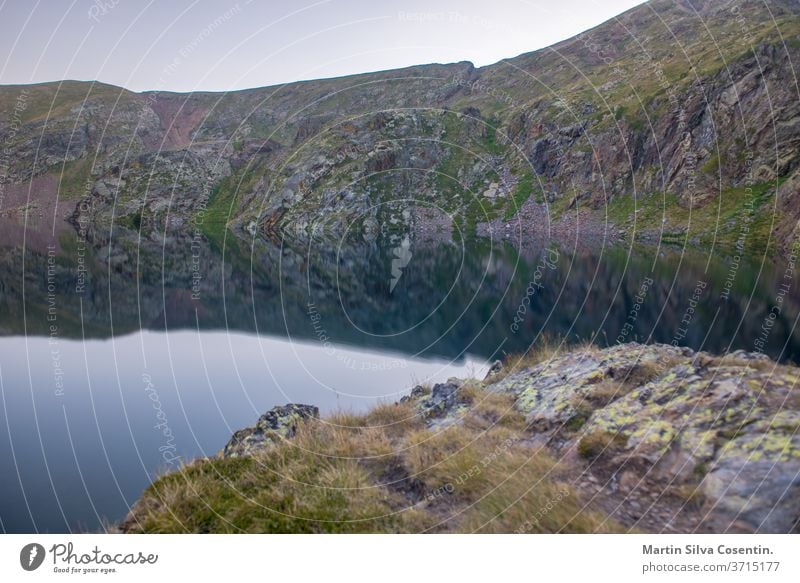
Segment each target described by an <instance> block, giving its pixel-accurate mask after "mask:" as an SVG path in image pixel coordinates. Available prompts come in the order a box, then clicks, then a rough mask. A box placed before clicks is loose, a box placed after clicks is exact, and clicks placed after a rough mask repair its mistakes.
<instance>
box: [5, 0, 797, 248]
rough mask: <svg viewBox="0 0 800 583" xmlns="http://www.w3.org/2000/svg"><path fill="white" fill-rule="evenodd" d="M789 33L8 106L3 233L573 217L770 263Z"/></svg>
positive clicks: (739, 15) (367, 226) (62, 95)
mask: <svg viewBox="0 0 800 583" xmlns="http://www.w3.org/2000/svg"><path fill="white" fill-rule="evenodd" d="M799 33H800V7H799V6H798V3H797V2H795V1H789V0H770V1H769V2H762V1H755V0H737V1H734V2H721V1H717V0H708V1H705V2H698V1H693V2H674V1H673V0H653V1H651V2H649V3H647V4H644V5H642V6H640V7H637V8H635V9H633V10H631V11H629V12H627V13H625V14H624V15H622V16H620V17H618V18H617V19H614V20H613V21H610V22H608V23H606V24H604V25H602V26H600V27H598V28H596V29H594V30H591V31H588V32H586V33H584V34H582V35H579V36H578V37H576V38H573V39H570V40H568V41H565V42H563V43H560V44H558V45H555V46H553V47H549V48H547V49H543V50H540V51H537V52H534V53H530V54H525V55H521V56H519V57H516V58H512V59H507V60H504V61H501V62H499V63H497V64H495V65H492V66H489V67H484V68H475V67H473V66H472V65H471V64H469V63H457V64H451V65H427V66H420V67H411V68H408V69H402V70H395V71H386V72H380V73H371V74H364V75H357V76H352V77H345V78H340V79H331V80H321V81H311V82H302V83H292V84H287V85H283V86H277V87H268V88H262V89H253V90H247V91H238V92H232V93H224V94H222V93H221V94H213V93H195V94H186V95H183V94H167V93H142V94H135V93H131V92H128V91H125V90H123V89H119V88H115V87H110V86H107V85H102V84H89V83H78V82H64V83H61V84H59V83H50V84H43V85H36V86H29V87H3V88H0V137H1V138H2V139H3V141H4V143H5V144H6V146H7V150H6V152H7V156H6V164H7V166H8V168H7V171H6V172H5V174H6V177H7V180H6V188H5V190H4V200H3V202H2V206H1V207H0V212H2V213H3V217H4V219H5V220H9V219H16V220H18V219H19V217H20V216H22V215H23V214H24V213H25V212H28V213H30V212H31V211H32V210H34V211H35V209H37V208H38V209H40V210H41V209H45V210H48V211H49V210H52V209H53V208H55V210H56V214H57V215H60V216H61V217H62V218H66V219H68V220H69V221H70V222H71V223H72V224H73V225H77V224H81V223H82V222H83V223H88V224H91V225H92V226H93V227H95V228H99V229H100V230H101V231H105V232H107V231H108V226H109V225H110V223H111V222H112V220H114V221H116V222H117V223H118V226H119V228H120V229H129V230H133V231H135V230H138V229H140V228H144V229H145V231H147V230H149V229H157V230H168V229H175V228H181V227H182V226H184V225H185V224H186V223H187V222H190V221H193V220H194V221H197V222H198V223H199V224H202V225H203V227H204V230H205V231H207V232H209V233H211V234H213V233H218V232H219V230H220V229H222V228H223V227H224V226H226V225H227V226H229V227H231V228H232V229H233V230H234V232H238V233H240V234H255V233H260V234H263V235H267V236H268V235H270V234H274V233H280V232H283V233H286V232H290V233H292V234H293V236H306V235H308V234H309V233H310V232H312V231H313V230H315V229H316V231H318V232H322V231H331V232H333V233H335V234H337V235H341V234H343V233H345V232H346V231H348V229H353V230H356V231H358V230H368V231H370V230H371V231H375V230H376V229H379V230H380V231H381V232H392V233H396V232H398V231H404V230H405V231H410V230H412V229H417V230H418V229H420V228H423V229H424V228H425V226H426V225H429V224H431V222H433V223H434V224H436V225H437V228H448V227H450V226H452V225H450V223H451V222H452V223H454V226H455V227H457V228H459V229H462V230H466V231H467V232H471V231H475V230H479V231H480V230H481V228H480V227H479V225H481V224H482V223H486V224H490V223H492V224H498V223H499V222H503V221H505V222H508V221H509V220H511V219H512V218H514V217H518V218H520V222H521V225H520V227H521V229H522V231H523V233H525V234H532V233H533V232H536V233H537V234H540V233H541V232H543V231H547V229H548V228H553V227H559V226H562V227H564V228H567V229H572V228H574V227H573V226H572V225H573V222H571V220H572V219H571V217H572V216H573V215H574V214H575V213H576V212H577V213H583V214H584V215H586V216H587V217H590V218H592V219H593V220H589V221H583V223H584V224H585V225H587V226H586V227H585V228H586V229H589V230H594V231H596V232H598V233H602V234H604V235H613V236H625V237H635V236H640V235H641V236H644V237H646V238H651V239H652V238H655V237H663V238H665V239H666V240H670V241H683V240H689V241H695V242H711V240H712V239H714V235H711V233H716V238H715V241H716V243H721V244H727V245H729V246H733V245H736V244H737V243H738V245H739V246H740V248H746V250H748V251H750V252H753V253H758V252H760V251H762V250H763V249H764V248H766V246H767V242H768V239H769V238H770V237H771V236H772V239H773V241H771V242H777V246H778V248H779V249H780V248H783V247H786V246H787V245H788V244H789V241H790V240H791V239H792V238H793V236H794V226H795V224H796V221H797V219H798V218H800V210H798V209H800V201H796V200H795V198H796V197H797V192H798V186H799V185H800V176H798V167H799V166H800V154H798V152H800V149H798V142H799V141H800V100H799V99H798V96H800V92H799V91H798V84H797V81H796V75H795V73H796V70H795V66H794V64H795V63H798V62H799V61H798V57H800V52H799V51H800V37H799V36H798V34H799ZM29 186H30V187H31V188H30V191H31V194H30V199H29V198H28V191H29V188H28V187H29ZM56 193H58V199H59V202H58V204H56V203H55V202H54V201H55V199H56ZM537 205H539V206H541V209H539V211H537V210H536V207H537ZM432 207H433V208H435V209H438V210H437V211H436V213H438V218H436V219H435V220H433V219H431V217H430V216H429V215H430V213H431V212H433V211H430V210H429V209H430V208H432ZM520 208H522V209H523V211H524V212H518V211H519V209H520ZM532 215H533V216H538V217H544V219H543V220H530V217H531V216H532ZM493 222H494V223H493ZM773 223H774V224H773ZM484 229H485V227H484ZM117 233H119V234H122V235H124V234H125V231H122V230H118V231H117Z"/></svg>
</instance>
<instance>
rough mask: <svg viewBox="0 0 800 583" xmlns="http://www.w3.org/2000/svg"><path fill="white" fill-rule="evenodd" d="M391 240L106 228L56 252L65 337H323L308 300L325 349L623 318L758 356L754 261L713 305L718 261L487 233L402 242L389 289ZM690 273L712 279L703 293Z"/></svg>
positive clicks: (38, 285)
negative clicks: (247, 238) (581, 248)
mask: <svg viewBox="0 0 800 583" xmlns="http://www.w3.org/2000/svg"><path fill="white" fill-rule="evenodd" d="M392 235H394V236H395V238H397V237H400V239H399V241H400V242H402V240H404V239H403V238H402V235H400V234H390V236H392ZM390 236H385V235H381V236H378V237H375V238H371V239H370V238H366V239H365V238H363V237H360V236H354V237H350V238H349V239H347V240H343V241H342V240H338V239H333V240H327V239H324V238H312V239H310V240H305V241H301V242H294V241H289V240H284V241H282V242H278V243H275V242H270V241H265V240H261V239H257V240H256V241H255V242H254V243H253V244H252V245H250V244H245V243H243V242H242V241H240V240H238V239H235V238H229V239H228V240H227V241H226V252H225V257H224V259H223V257H222V255H221V254H220V253H219V251H218V250H217V248H216V247H214V246H212V245H211V244H210V243H209V242H208V241H207V240H206V239H205V238H203V237H201V236H198V235H197V234H196V233H194V232H192V231H189V230H174V231H168V233H167V235H166V237H164V236H161V237H157V236H155V235H153V234H151V235H150V236H148V237H147V238H143V239H142V240H141V241H139V240H138V236H137V233H134V232H132V231H126V230H124V229H115V231H114V238H113V239H109V238H108V237H106V238H102V237H100V236H98V234H97V233H96V232H95V233H93V238H92V241H91V247H89V248H88V249H87V251H86V253H85V257H83V258H82V259H81V260H82V261H83V262H84V265H85V268H86V272H85V274H84V276H81V275H80V274H79V272H78V264H77V262H78V258H79V255H78V254H77V253H76V250H75V249H74V248H69V247H64V248H62V249H60V250H59V251H58V254H57V256H56V258H55V262H54V266H52V267H51V270H52V272H53V275H54V279H55V285H54V288H53V289H52V291H53V293H54V296H55V304H56V306H57V309H58V326H59V334H60V335H62V336H64V337H80V335H81V334H82V333H84V332H85V334H86V335H87V336H89V337H108V336H110V335H111V327H110V325H111V316H113V322H114V333H115V334H124V333H126V332H130V331H133V330H137V329H139V327H140V325H141V326H142V327H144V328H149V329H164V328H165V327H166V328H169V329H178V328H195V327H196V326H198V325H199V326H200V327H201V329H223V328H226V327H227V328H228V329H233V330H241V331H249V332H259V333H262V334H268V335H276V336H289V335H290V336H291V337H292V338H293V339H296V340H301V341H314V342H316V341H318V334H317V330H315V323H314V322H312V321H311V320H310V318H309V314H308V306H309V304H313V305H314V307H315V311H316V313H318V314H319V323H318V324H317V328H320V327H321V328H322V329H324V330H325V332H326V335H327V336H328V337H329V339H330V341H331V342H334V343H341V344H352V345H356V346H364V347H370V348H375V349H386V350H397V351H401V352H404V353H410V354H417V353H420V354H421V355H440V356H446V357H448V358H459V357H462V356H463V355H464V354H465V351H466V352H468V353H470V354H474V355H478V356H481V357H484V358H495V357H497V356H500V355H502V353H503V352H505V353H511V352H519V351H524V350H525V349H527V348H528V346H529V345H530V344H531V342H533V341H534V340H535V339H537V338H538V337H539V335H540V334H545V335H546V336H550V337H559V336H569V338H570V340H572V341H574V340H588V339H591V338H594V339H595V341H596V342H599V343H603V342H605V341H607V342H609V343H614V341H615V339H616V338H618V337H619V336H620V333H621V330H623V327H625V326H626V324H627V325H628V326H629V328H628V329H627V332H626V334H625V338H626V339H627V340H639V341H643V340H651V341H659V342H664V343H671V342H673V340H675V341H676V343H678V344H685V345H688V346H692V347H699V346H700V345H701V344H702V343H703V342H704V341H705V345H704V348H705V349H707V350H710V351H712V352H724V351H726V350H727V348H728V345H729V344H730V345H731V346H732V347H733V348H745V349H748V350H753V348H754V347H753V341H754V340H755V339H756V338H758V337H759V334H760V333H761V327H762V324H763V322H764V318H766V317H768V316H769V310H770V305H769V298H770V296H771V295H774V294H773V293H772V292H771V290H770V283H769V282H771V281H773V279H770V278H768V277H766V275H767V274H762V276H761V281H760V283H758V284H756V283H755V278H754V277H753V276H752V274H753V273H755V270H752V269H748V268H747V266H744V265H743V266H742V267H741V268H740V269H739V271H738V275H737V281H736V286H735V287H734V290H733V293H731V294H730V297H729V299H728V300H722V299H720V298H721V292H722V291H723V289H724V285H725V278H726V276H727V273H728V269H727V266H725V265H721V266H717V267H716V268H714V269H711V270H709V273H708V275H706V274H705V263H704V261H703V260H702V259H699V258H694V257H692V256H690V255H687V256H684V257H683V258H681V256H680V255H678V254H675V255H670V254H662V255H661V256H659V258H658V262H657V264H656V269H655V271H653V270H652V257H651V256H649V255H648V254H642V253H633V254H631V256H630V258H629V257H628V253H627V250H625V249H617V248H612V249H606V250H604V251H602V253H599V252H598V253H590V252H581V253H579V254H574V253H570V252H569V251H568V250H565V249H564V248H562V247H558V246H555V245H553V244H552V243H546V244H543V245H542V246H539V247H533V246H530V245H529V246H526V247H524V248H522V249H520V250H519V251H518V250H515V249H514V248H513V247H512V246H510V245H507V244H503V243H494V244H493V243H491V242H489V241H488V240H486V239H478V240H473V241H468V242H464V243H460V242H459V243H456V242H449V243H445V242H442V241H426V240H424V239H418V238H413V239H409V249H408V252H409V253H408V255H409V257H408V262H407V264H405V265H404V266H403V267H402V276H401V277H399V278H397V279H396V283H395V285H394V289H392V282H393V281H395V279H394V278H393V269H394V268H395V267H396V265H395V263H396V262H397V260H398V257H397V253H396V252H395V250H396V247H397V246H398V244H399V243H398V242H397V241H395V243H394V244H393V243H392V240H391V239H390ZM24 261H25V273H26V276H25V278H24V280H23V279H22V278H21V277H20V274H21V273H22V264H23V252H22V251H21V250H19V249H14V248H11V249H5V250H4V251H3V255H2V263H0V273H2V277H0V282H1V283H0V286H1V287H0V292H1V293H2V297H1V298H0V301H2V303H3V304H4V308H5V309H4V311H3V314H4V316H3V321H2V323H0V326H2V329H3V330H4V331H5V333H8V334H11V333H16V334H21V333H23V331H24V328H23V323H22V319H21V318H20V317H17V316H14V315H15V314H20V313H21V309H20V308H21V301H22V300H21V298H22V286H23V285H24V286H25V294H26V299H27V305H26V308H27V314H28V323H27V330H28V333H40V334H45V333H47V331H48V322H47V318H46V311H47V306H48V303H47V301H48V298H47V294H48V289H47V268H48V265H47V256H46V254H42V253H39V252H37V251H34V250H30V249H29V250H27V251H25V252H24ZM775 269H776V270H777V271H776V273H778V275H780V273H782V272H781V271H780V267H778V266H776V268H775ZM79 277H85V280H86V285H85V289H84V291H83V292H82V293H76V284H77V282H78V281H79ZM648 279H652V280H653V284H652V285H649V286H648V288H647V292H646V294H644V295H643V294H642V292H641V290H642V282H643V281H645V280H648ZM673 280H674V285H673ZM698 282H704V283H705V284H706V285H705V287H702V288H700V293H698V292H697V290H698V287H699V286H698ZM753 290H755V293H754V294H753V299H752V300H750V295H751V292H752V291H753ZM761 298H764V299H761ZM748 302H749V303H748ZM81 311H82V313H83V328H84V330H83V331H82V330H81V321H80V314H81ZM631 314H635V318H634V321H633V322H631V321H630V320H629V318H630V317H631ZM687 314H688V316H687ZM796 315H797V300H796V298H794V297H792V296H787V297H786V299H785V300H784V302H783V309H782V312H781V314H780V315H779V316H778V317H777V318H775V320H774V322H772V327H771V332H770V335H769V337H768V338H767V342H766V349H765V351H766V352H767V353H768V354H770V355H772V356H779V354H780V350H781V347H782V345H783V343H784V342H786V341H787V339H789V341H788V344H787V349H786V353H785V354H784V355H783V358H787V359H793V360H797V359H798V358H799V357H800V346H798V343H797V341H796V340H795V339H794V337H793V333H792V325H791V322H792V321H793V319H794V317H795V316H796ZM687 318H688V319H687ZM687 321H688V323H687ZM140 322H141V324H140ZM712 322H713V327H711V329H710V330H709V327H710V326H711V324H712ZM498 350H499V352H498Z"/></svg>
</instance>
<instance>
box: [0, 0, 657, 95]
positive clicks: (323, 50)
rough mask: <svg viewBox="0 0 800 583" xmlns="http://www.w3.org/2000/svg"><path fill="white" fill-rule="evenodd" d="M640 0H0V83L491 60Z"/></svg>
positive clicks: (274, 78)
mask: <svg viewBox="0 0 800 583" xmlns="http://www.w3.org/2000/svg"><path fill="white" fill-rule="evenodd" d="M641 3H642V1H641V0H557V1H553V0H492V1H486V0H427V1H426V0H406V1H403V0H399V1H386V0H372V1H367V0H295V1H290V0H238V1H235V0H222V1H220V0H217V1H213V0H160V1H156V0H5V1H2V0H0V84H12V83H13V84H16V83H36V82H41V81H54V80H60V79H80V80H99V81H103V82H106V83H111V84H114V85H119V86H123V87H126V88H128V89H132V90H135V91H141V90H148V89H160V90H172V91H199V90H216V91H226V90H234V89H243V88H248V87H261V86H265V85H275V84H279V83H284V82H288V81H297V80H301V79H317V78H322V77H336V76H341V75H348V74H353V73H363V72H368V71H378V70H384V69H393V68H397V67H403V66H408V65H419V64H425V63H450V62H456V61H472V62H473V63H475V65H476V66H481V65H488V64H491V63H494V62H497V61H498V60H500V59H502V58H505V57H513V56H516V55H518V54H520V53H524V52H528V51H532V50H535V49H538V48H542V47H545V46H548V45H551V44H553V43H555V42H558V41H560V40H563V39H566V38H569V37H570V36H573V35H575V34H577V33H579V32H581V31H583V30H586V29H588V28H591V27H593V26H596V25H598V24H600V23H601V22H604V21H605V20H608V19H610V18H613V17H614V16H616V15H618V14H620V13H621V12H624V11H625V10H627V9H629V8H631V7H633V6H636V5H637V4H641Z"/></svg>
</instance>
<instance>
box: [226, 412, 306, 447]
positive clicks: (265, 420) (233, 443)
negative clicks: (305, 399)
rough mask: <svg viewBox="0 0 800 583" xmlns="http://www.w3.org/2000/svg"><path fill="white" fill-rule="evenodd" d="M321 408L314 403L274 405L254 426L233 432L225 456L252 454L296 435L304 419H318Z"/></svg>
mask: <svg viewBox="0 0 800 583" xmlns="http://www.w3.org/2000/svg"><path fill="white" fill-rule="evenodd" d="M318 418H319V409H318V408H317V407H314V406H313V405H298V404H293V403H290V404H288V405H283V406H279V407H273V408H272V409H270V410H269V411H267V412H266V413H264V414H263V415H262V416H261V417H260V418H259V419H258V422H257V423H256V424H255V426H254V427H247V428H245V429H240V430H239V431H237V432H236V433H234V434H233V436H232V437H231V439H230V441H229V442H228V444H227V445H226V446H225V449H223V450H222V455H223V457H237V456H243V455H251V454H253V453H254V452H256V451H260V450H263V449H266V448H268V447H270V446H271V445H273V444H275V443H277V442H280V441H282V440H284V439H289V438H291V437H294V435H295V433H297V426H298V424H299V423H300V422H301V421H303V420H304V419H318Z"/></svg>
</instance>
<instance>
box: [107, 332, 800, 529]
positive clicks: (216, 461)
mask: <svg viewBox="0 0 800 583" xmlns="http://www.w3.org/2000/svg"><path fill="white" fill-rule="evenodd" d="M537 360H539V361H540V362H536V361H537ZM506 367H508V369H507V370H505V371H504V370H503V369H502V368H500V369H499V370H498V366H497V365H496V366H495V367H493V369H492V373H491V376H490V377H489V378H488V379H486V380H485V381H484V382H482V383H480V382H477V381H460V380H456V379H451V380H450V381H448V382H447V383H443V384H437V385H435V386H434V387H432V389H431V388H428V387H416V388H415V389H414V390H413V391H412V392H411V394H410V395H409V396H406V397H404V398H403V399H402V400H401V402H399V403H397V404H394V405H382V406H379V407H376V408H375V409H374V410H373V411H371V412H369V413H368V414H366V415H364V416H354V415H341V414H340V415H336V416H333V417H331V418H328V419H320V418H319V415H318V411H317V409H316V407H313V406H308V405H289V406H284V407H275V408H274V409H273V410H272V411H269V412H267V413H266V414H265V415H263V416H262V417H261V418H260V419H259V420H258V422H257V424H256V425H255V426H254V427H251V428H246V429H242V430H240V431H237V432H236V433H235V434H234V435H233V437H232V438H231V440H230V442H229V443H228V444H227V446H225V448H224V450H223V451H221V452H220V453H219V454H218V455H217V456H215V457H212V458H208V459H200V460H197V461H195V462H193V463H191V464H189V465H187V466H186V467H184V468H182V469H181V470H180V471H178V472H175V473H172V474H169V475H167V476H164V477H162V478H160V479H158V480H157V481H156V482H154V483H153V485H152V486H150V487H149V488H148V489H147V490H146V491H145V492H144V494H143V496H142V498H141V499H140V500H139V501H138V502H137V503H136V504H135V505H134V506H133V508H132V510H131V513H130V514H129V516H128V517H127V518H126V519H125V521H124V522H123V523H122V525H121V529H122V530H123V531H126V532H184V531H190V532H220V531H221V532H239V531H246V532H264V531H266V532H341V531H348V532H352V531H355V532H451V531H460V532H477V531H479V532H625V531H645V532H717V533H723V532H771V533H790V532H797V531H798V525H799V524H800V482H799V481H798V473H799V472H800V436H798V433H797V429H798V426H799V425H798V424H799V423H800V415H799V412H800V401H798V397H797V394H796V389H795V386H796V383H797V381H798V380H799V379H800V376H798V369H797V368H796V367H784V366H780V365H777V364H775V363H774V362H771V361H769V360H768V359H766V358H765V357H764V356H763V355H757V354H749V353H745V352H735V353H731V354H729V355H727V356H725V357H721V358H718V357H713V356H711V355H709V354H706V353H694V352H692V351H691V350H689V349H686V348H683V349H681V348H675V347H672V346H666V345H648V346H643V345H638V344H627V345H624V346H617V347H613V348H608V349H605V350H599V349H597V348H594V347H583V348H577V349H574V350H571V351H565V352H553V353H547V352H544V353H540V354H538V355H535V356H529V357H527V358H525V359H520V360H517V359H510V360H509V361H508V362H507V363H506ZM556 460H558V461H557V462H556Z"/></svg>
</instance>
